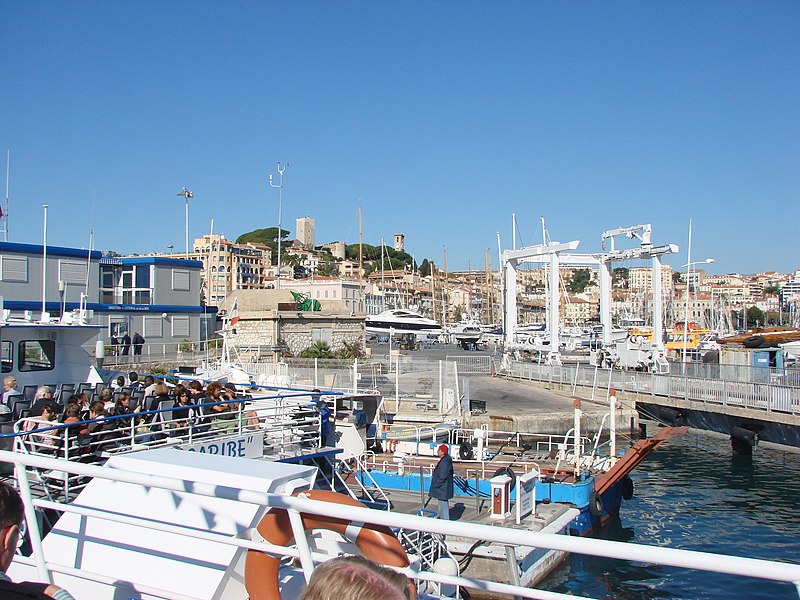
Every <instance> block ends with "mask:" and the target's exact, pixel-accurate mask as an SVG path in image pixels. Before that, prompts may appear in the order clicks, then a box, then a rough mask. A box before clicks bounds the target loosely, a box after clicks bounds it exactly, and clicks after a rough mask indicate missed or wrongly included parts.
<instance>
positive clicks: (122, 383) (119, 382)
mask: <svg viewBox="0 0 800 600" xmlns="http://www.w3.org/2000/svg"><path fill="white" fill-rule="evenodd" d="M117 386H119V387H125V376H124V375H120V376H119V377H117Z"/></svg>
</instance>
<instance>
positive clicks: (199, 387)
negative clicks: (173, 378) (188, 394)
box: [186, 379, 203, 393]
mask: <svg viewBox="0 0 800 600" xmlns="http://www.w3.org/2000/svg"><path fill="white" fill-rule="evenodd" d="M186 387H188V388H189V389H190V390H191V391H192V392H195V393H201V392H202V391H203V384H202V383H200V382H199V381H198V380H197V379H195V380H194V381H190V382H189V385H187V386H186Z"/></svg>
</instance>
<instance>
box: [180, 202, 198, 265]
mask: <svg viewBox="0 0 800 600" xmlns="http://www.w3.org/2000/svg"><path fill="white" fill-rule="evenodd" d="M177 195H178V196H181V197H182V198H184V199H185V200H186V259H187V260H188V259H189V198H194V194H192V192H190V191H189V190H187V189H186V188H185V187H184V188H181V191H180V192H178V194H177Z"/></svg>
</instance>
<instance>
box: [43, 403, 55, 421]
mask: <svg viewBox="0 0 800 600" xmlns="http://www.w3.org/2000/svg"><path fill="white" fill-rule="evenodd" d="M42 418H43V419H45V420H46V421H54V420H55V418H56V405H55V404H45V405H44V406H43V407H42Z"/></svg>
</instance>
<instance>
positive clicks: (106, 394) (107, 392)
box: [100, 388, 114, 402]
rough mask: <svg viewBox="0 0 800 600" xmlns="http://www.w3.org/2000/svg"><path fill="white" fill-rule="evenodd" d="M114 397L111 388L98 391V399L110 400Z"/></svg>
mask: <svg viewBox="0 0 800 600" xmlns="http://www.w3.org/2000/svg"><path fill="white" fill-rule="evenodd" d="M113 397H114V392H112V391H111V388H103V390H102V391H101V392H100V400H102V401H103V402H111V399H112V398H113Z"/></svg>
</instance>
